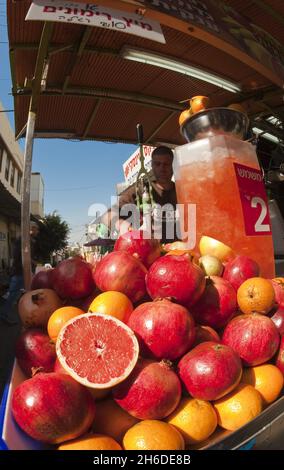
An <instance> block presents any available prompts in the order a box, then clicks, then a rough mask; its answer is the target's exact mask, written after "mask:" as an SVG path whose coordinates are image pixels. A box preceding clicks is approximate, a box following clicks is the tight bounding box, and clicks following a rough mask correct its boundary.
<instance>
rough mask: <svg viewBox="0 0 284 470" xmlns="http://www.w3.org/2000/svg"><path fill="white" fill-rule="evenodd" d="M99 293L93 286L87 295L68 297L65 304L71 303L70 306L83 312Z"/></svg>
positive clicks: (86, 310)
mask: <svg viewBox="0 0 284 470" xmlns="http://www.w3.org/2000/svg"><path fill="white" fill-rule="evenodd" d="M99 294H101V291H100V290H99V289H97V288H95V289H94V290H93V291H92V292H91V294H90V295H88V296H87V297H83V298H82V299H70V300H69V299H68V300H67V304H68V305H72V307H78V308H80V309H81V310H83V312H88V310H89V306H90V305H91V303H92V302H93V300H94V298H95V297H97V296H98V295H99Z"/></svg>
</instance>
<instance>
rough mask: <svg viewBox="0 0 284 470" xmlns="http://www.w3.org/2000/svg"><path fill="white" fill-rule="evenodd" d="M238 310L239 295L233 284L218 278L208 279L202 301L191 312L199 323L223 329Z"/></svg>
mask: <svg viewBox="0 0 284 470" xmlns="http://www.w3.org/2000/svg"><path fill="white" fill-rule="evenodd" d="M236 309H237V294H236V291H235V289H234V288H233V287H232V286H231V284H230V283H229V282H228V281H226V280H225V279H223V278H221V277H218V276H211V277H210V278H208V279H206V287H205V291H204V292H203V294H202V296H201V297H200V299H199V300H198V301H197V302H196V303H195V304H194V305H193V306H192V307H191V309H190V311H191V313H192V315H193V317H194V319H195V321H196V322H197V323H200V324H201V325H208V326H211V327H212V328H216V329H219V328H223V327H224V326H225V325H226V324H227V323H228V321H229V320H230V319H231V318H232V317H233V315H234V313H235V312H236Z"/></svg>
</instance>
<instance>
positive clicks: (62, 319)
mask: <svg viewBox="0 0 284 470" xmlns="http://www.w3.org/2000/svg"><path fill="white" fill-rule="evenodd" d="M82 313H84V311H83V310H81V309H80V308H77V307H71V306H69V307H68V306H67V307H61V308H58V309H57V310H55V312H53V314H52V315H51V316H50V318H49V320H48V324H47V332H48V336H49V337H50V339H51V340H52V341H54V342H56V339H57V336H58V334H59V331H60V330H61V328H62V326H63V325H65V323H67V322H68V321H69V320H71V318H74V317H77V315H82Z"/></svg>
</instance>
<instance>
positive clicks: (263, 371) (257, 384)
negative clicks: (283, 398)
mask: <svg viewBox="0 0 284 470" xmlns="http://www.w3.org/2000/svg"><path fill="white" fill-rule="evenodd" d="M283 381H284V379H283V375H282V373H281V371H280V370H279V369H278V367H276V366H274V365H273V364H262V365H261V366H256V367H248V368H247V369H244V371H243V376H242V383H246V384H249V385H252V386H253V387H254V388H255V389H256V390H258V392H259V393H260V395H261V396H262V399H263V401H264V404H265V405H269V403H272V402H273V401H275V400H276V398H278V396H279V395H280V393H281V390H282V387H283Z"/></svg>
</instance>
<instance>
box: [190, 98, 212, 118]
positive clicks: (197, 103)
mask: <svg viewBox="0 0 284 470" xmlns="http://www.w3.org/2000/svg"><path fill="white" fill-rule="evenodd" d="M209 102H210V100H209V98H208V96H193V97H192V98H191V99H190V100H189V104H190V109H191V111H192V114H195V113H198V112H199V111H203V110H204V109H206V108H208V106H209Z"/></svg>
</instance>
